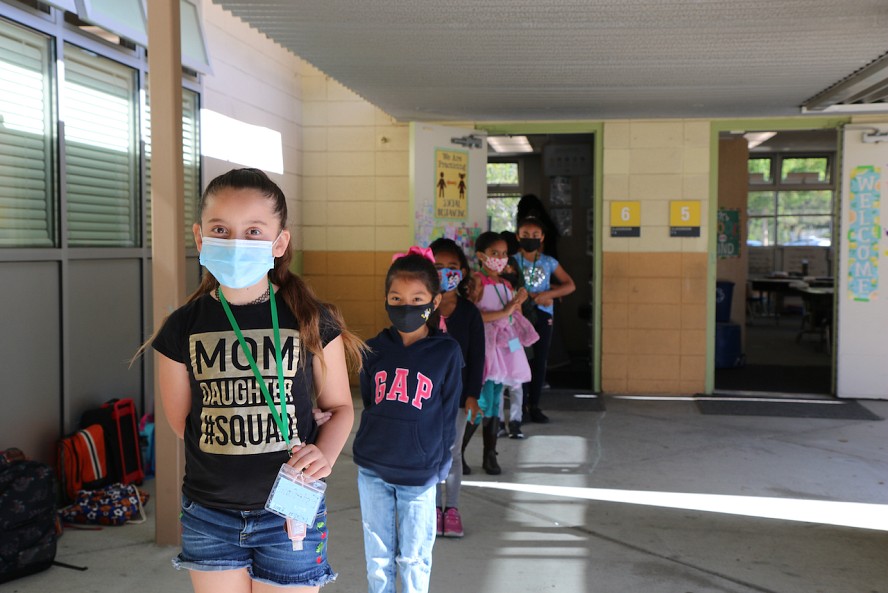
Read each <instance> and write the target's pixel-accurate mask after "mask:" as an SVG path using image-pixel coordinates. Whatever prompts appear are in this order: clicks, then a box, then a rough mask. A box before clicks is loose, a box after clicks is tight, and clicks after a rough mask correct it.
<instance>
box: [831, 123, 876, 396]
mask: <svg viewBox="0 0 888 593" xmlns="http://www.w3.org/2000/svg"><path fill="white" fill-rule="evenodd" d="M843 154H844V158H843V164H842V165H843V166H842V209H841V224H840V228H841V229H842V236H841V241H840V245H841V251H840V255H839V266H838V268H839V273H838V278H839V284H838V285H837V287H836V290H837V297H838V319H839V322H840V323H839V324H838V361H837V365H838V369H837V372H838V396H839V397H850V398H869V399H888V366H886V365H885V327H886V326H888V261H881V258H882V257H884V254H883V253H881V252H883V251H884V250H885V246H886V244H885V241H886V236H885V235H884V227H883V224H884V223H881V224H880V220H881V221H886V220H888V199H883V198H885V197H886V196H885V188H886V183H885V180H886V174H888V126H886V125H884V124H883V125H880V126H875V125H866V126H863V125H861V126H848V127H846V128H845V132H844V151H843ZM882 276H885V278H884V279H883V278H882Z"/></svg>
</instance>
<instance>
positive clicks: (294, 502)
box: [218, 280, 327, 550]
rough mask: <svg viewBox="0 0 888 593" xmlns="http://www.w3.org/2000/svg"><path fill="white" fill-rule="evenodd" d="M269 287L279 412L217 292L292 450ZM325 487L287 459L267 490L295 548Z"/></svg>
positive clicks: (271, 295)
mask: <svg viewBox="0 0 888 593" xmlns="http://www.w3.org/2000/svg"><path fill="white" fill-rule="evenodd" d="M268 290H269V293H268V294H269V303H270V304H271V325H272V330H273V331H274V356H275V363H276V364H277V378H278V394H279V399H280V407H281V409H280V413H278V410H277V409H275V406H274V400H273V399H272V397H271V393H269V391H268V386H267V385H266V384H265V379H264V378H263V377H262V373H260V372H259V367H258V365H257V364H256V361H255V360H254V359H253V355H252V353H251V351H250V349H249V348H248V347H247V344H246V340H244V335H243V332H241V330H240V326H238V324H237V320H235V318H234V314H233V313H232V312H231V307H229V306H228V301H226V300H225V296H224V295H223V294H222V289H221V288H220V289H219V291H218V295H219V302H221V303H222V308H223V309H225V315H226V316H227V317H228V321H229V323H230V324H231V329H232V330H234V333H235V335H236V336H237V340H238V342H239V343H240V347H241V351H242V352H243V353H244V356H246V357H247V361H248V362H249V363H250V368H251V369H252V370H253V376H254V377H255V378H256V382H257V383H258V384H259V389H260V390H261V391H262V396H263V397H264V398H265V403H266V404H267V405H268V408H269V410H271V416H272V418H273V419H274V422H275V424H276V425H277V427H278V430H280V432H281V435H282V436H283V437H284V441H285V442H286V443H287V451H288V452H289V451H290V450H291V449H292V445H291V440H290V434H289V426H290V423H289V416H288V415H287V392H286V391H285V389H284V365H283V361H282V356H281V330H280V325H279V324H278V316H277V305H276V304H275V298H274V287H273V286H272V285H271V281H270V280H269V282H268ZM293 442H294V444H296V445H298V444H300V441H299V435H298V432H294V433H293ZM326 489H327V484H325V483H324V482H321V481H313V480H309V479H307V478H306V477H305V476H304V475H303V473H302V472H301V471H299V470H297V469H294V468H293V466H291V465H289V464H287V463H284V464H283V465H281V469H280V470H279V471H278V475H277V478H276V479H275V481H274V485H272V487H271V492H269V493H268V500H267V501H266V502H265V508H266V510H268V511H270V512H272V513H274V514H276V515H279V516H281V517H285V518H286V519H287V533H288V534H289V537H290V540H291V541H292V542H293V549H294V550H300V549H302V540H303V539H304V538H305V534H306V528H307V526H308V525H311V524H312V523H314V519H315V516H316V515H317V513H318V508H319V507H320V505H321V501H322V500H323V498H324V491H325V490H326Z"/></svg>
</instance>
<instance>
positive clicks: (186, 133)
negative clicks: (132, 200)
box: [142, 89, 200, 248]
mask: <svg viewBox="0 0 888 593" xmlns="http://www.w3.org/2000/svg"><path fill="white" fill-rule="evenodd" d="M145 96H146V97H147V96H148V93H147V92H146V93H145ZM199 99H200V96H199V95H198V94H197V93H195V92H194V91H190V90H188V89H182V164H183V165H184V169H185V171H184V186H183V188H182V189H183V194H184V196H185V222H184V224H185V228H184V232H185V247H186V248H194V247H196V246H195V244H194V233H192V232H191V226H192V225H193V224H194V223H195V221H196V220H197V201H198V199H199V198H200V142H199V139H200V105H199ZM143 113H144V117H143V118H142V139H143V140H144V141H145V202H146V203H145V216H146V217H147V219H146V221H145V228H146V233H147V236H146V237H145V244H146V245H149V246H150V245H151V106H150V105H148V100H147V99H146V100H145V106H144V108H143Z"/></svg>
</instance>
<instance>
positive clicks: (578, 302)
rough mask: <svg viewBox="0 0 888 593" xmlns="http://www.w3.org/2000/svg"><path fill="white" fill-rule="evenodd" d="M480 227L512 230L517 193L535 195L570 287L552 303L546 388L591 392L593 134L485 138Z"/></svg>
mask: <svg viewBox="0 0 888 593" xmlns="http://www.w3.org/2000/svg"><path fill="white" fill-rule="evenodd" d="M487 144H488V154H487V171H488V177H487V190H488V193H487V213H488V219H487V226H488V229H490V230H493V231H497V232H502V231H514V230H515V226H516V222H517V221H516V216H517V207H518V202H519V200H520V199H521V196H523V195H527V194H533V195H535V196H537V197H538V198H539V200H540V201H541V202H542V204H543V206H544V207H545V209H546V211H547V212H548V215H549V217H550V218H551V219H552V222H553V224H554V225H555V227H556V228H557V234H558V236H557V237H553V238H551V239H554V240H550V237H548V236H547V238H546V244H547V246H548V247H552V246H554V247H555V253H549V254H550V255H553V257H555V258H556V259H557V260H558V261H559V263H560V264H561V266H562V267H563V268H564V269H565V270H566V271H567V272H568V274H570V276H571V277H572V278H573V280H574V282H575V283H576V287H577V289H576V291H575V292H574V293H573V294H570V295H568V296H566V297H564V298H562V299H559V300H558V301H556V303H555V315H554V332H553V339H552V349H551V351H550V355H549V365H548V372H547V374H546V379H547V383H548V385H549V386H550V387H551V388H552V389H574V390H576V389H583V390H592V389H593V388H594V386H595V384H596V382H595V378H594V371H593V369H594V367H595V363H594V360H595V358H594V356H595V346H594V344H595V327H594V314H593V311H594V306H593V303H594V295H595V286H594V267H595V259H594V258H595V253H594V252H595V248H594V245H595V236H594V233H593V230H594V228H595V226H594V223H595V220H594V204H595V198H596V196H595V187H596V185H595V173H596V172H595V171H594V170H593V163H594V161H595V154H594V151H595V135H594V134H592V133H576V134H509V135H494V134H491V135H489V136H488V138H487Z"/></svg>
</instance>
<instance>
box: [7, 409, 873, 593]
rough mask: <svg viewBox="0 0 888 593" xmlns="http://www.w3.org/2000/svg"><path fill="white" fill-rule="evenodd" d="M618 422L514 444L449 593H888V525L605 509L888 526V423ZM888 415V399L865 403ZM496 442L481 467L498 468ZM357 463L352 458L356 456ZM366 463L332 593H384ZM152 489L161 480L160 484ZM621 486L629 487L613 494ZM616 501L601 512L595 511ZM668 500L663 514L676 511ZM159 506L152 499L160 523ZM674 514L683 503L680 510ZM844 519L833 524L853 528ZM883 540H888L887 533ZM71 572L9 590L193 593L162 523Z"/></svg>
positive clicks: (63, 549) (673, 418)
mask: <svg viewBox="0 0 888 593" xmlns="http://www.w3.org/2000/svg"><path fill="white" fill-rule="evenodd" d="M605 402H606V406H607V412H603V413H602V412H588V411H578V410H577V408H581V407H582V406H581V405H580V406H571V407H570V411H558V410H551V412H549V413H550V416H551V417H552V420H553V421H552V423H550V424H547V425H539V424H531V425H528V426H527V427H526V431H525V432H526V434H527V437H528V438H527V439H525V440H523V441H515V440H508V439H506V440H504V441H501V443H500V445H499V451H500V456H499V459H500V463H501V465H502V466H503V468H504V470H505V471H504V473H503V475H501V476H498V477H497V480H494V479H493V477H491V476H487V475H485V474H483V473H482V474H480V475H478V474H477V472H475V473H473V474H472V475H471V476H467V477H466V480H472V481H474V482H476V483H478V485H471V484H468V485H465V486H464V489H463V494H462V501H461V504H460V509H461V511H462V514H463V518H464V523H465V528H466V536H465V538H464V539H462V540H455V539H441V540H439V541H438V542H437V543H436V545H435V552H434V566H433V570H432V590H433V591H437V592H459V593H473V592H483V593H500V592H502V593H506V592H508V593H518V592H540V591H563V592H570V593H593V592H594V593H617V592H621V593H622V592H631V593H636V592H646V593H715V592H719V593H750V592H775V593H778V592H779V593H821V592H822V593H888V568H886V566H888V565H886V559H888V553H886V550H888V531H883V530H875V529H859V528H851V527H837V526H831V525H824V524H820V523H815V522H797V521H786V520H781V519H763V518H751V517H748V516H743V515H737V514H726V513H716V512H703V511H698V510H687V509H685V510H682V509H680V508H668V507H667V508H662V507H656V506H647V505H640V504H632V503H625V502H606V501H602V500H600V498H605V497H610V496H612V495H615V494H616V495H621V494H623V493H624V491H635V490H638V491H645V492H662V493H706V494H722V495H725V494H730V495H740V496H742V497H749V498H742V499H731V502H730V505H729V506H728V510H729V511H735V512H741V513H742V512H744V508H746V507H749V508H752V509H754V510H761V509H763V508H764V507H765V503H766V501H765V500H763V499H761V498H759V497H777V498H784V499H785V498H790V499H806V500H816V501H842V502H859V503H875V504H877V505H884V506H875V507H869V509H868V510H867V512H868V513H871V515H868V516H872V517H873V518H874V520H875V519H876V518H881V519H882V523H883V525H884V524H885V523H886V522H888V521H885V519H886V518H888V486H886V484H885V482H886V480H888V455H886V447H888V422H868V421H848V420H820V419H796V418H762V417H741V416H703V415H701V414H700V413H699V412H698V411H697V409H696V407H695V405H694V404H693V403H692V402H687V401H670V402H659V401H658V402H650V401H638V400H623V399H614V398H606V399H605ZM865 405H866V407H868V408H869V409H871V410H872V411H873V412H875V413H876V414H879V415H880V416H882V417H888V402H865ZM480 446H481V443H480V438H476V439H475V440H474V441H473V442H472V444H471V445H470V448H469V452H468V456H467V457H468V460H469V463H470V465H472V466H473V468H477V467H478V466H479V465H480V457H481V455H480ZM347 451H350V449H347ZM355 476H356V471H355V466H354V464H353V463H352V462H351V459H350V457H347V456H343V458H342V459H341V460H340V462H339V464H338V465H337V468H336V472H335V473H334V475H333V476H332V477H331V479H330V484H329V488H328V492H329V499H328V500H329V507H330V520H329V524H330V533H331V542H330V561H331V564H332V565H333V568H334V570H336V571H338V572H339V579H338V580H337V581H336V582H335V583H333V584H331V585H329V586H328V587H325V588H324V591H325V592H330V593H337V592H358V591H366V583H365V578H364V568H363V562H364V558H363V546H362V537H361V524H360V511H359V508H358V497H357V491H356V487H355ZM495 481H499V482H507V483H512V484H532V485H552V486H571V487H581V488H590V489H604V490H583V491H580V494H578V496H587V497H590V498H593V500H585V499H580V498H571V497H565V496H553V495H548V494H534V493H526V492H514V491H507V490H498V489H491V488H487V487H484V486H488V485H490V484H491V483H493V482H495ZM148 486H149V487H150V484H148ZM613 490H615V491H617V492H613ZM594 498H599V500H594ZM667 498H668V496H667V495H666V494H661V495H654V496H653V500H654V502H655V503H656V502H661V503H664V504H665V503H667V502H668V501H667ZM151 504H152V503H149V505H148V511H149V513H150V512H151V510H152V506H151ZM670 504H671V503H670ZM839 511H840V509H839V508H838V506H837V507H836V508H830V509H827V510H826V511H823V512H822V513H821V514H820V515H818V517H823V518H829V519H836V518H837V517H839V515H840V513H839ZM883 529H888V528H885V527H883ZM59 546H60V547H59V553H58V557H57V559H58V560H59V561H62V562H67V563H70V564H77V565H85V566H88V567H89V568H88V570H87V571H85V572H76V571H73V570H68V569H65V568H60V567H53V568H52V569H50V570H48V571H46V572H44V573H41V574H38V575H33V576H31V577H28V578H25V579H21V580H18V581H14V582H12V583H7V584H4V585H0V591H3V592H4V593H6V592H9V593H38V592H39V593H46V592H50V591H66V592H95V593H104V592H121V591H138V592H139V593H174V592H178V591H183V592H186V591H190V590H191V588H190V582H189V579H188V575H187V574H186V573H185V572H177V571H176V570H174V569H173V568H172V566H171V565H170V558H171V557H172V556H173V555H174V554H175V553H176V550H175V549H174V548H162V547H157V546H155V545H154V544H153V524H152V523H151V522H150V521H149V523H147V524H144V525H128V526H124V527H119V528H108V529H105V530H102V531H75V530H69V531H66V532H65V534H64V536H63V537H62V539H61V540H60V543H59Z"/></svg>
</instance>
